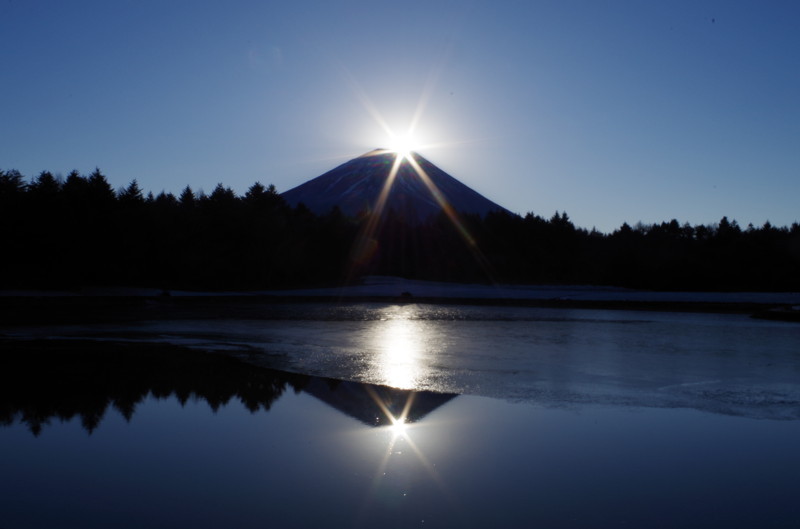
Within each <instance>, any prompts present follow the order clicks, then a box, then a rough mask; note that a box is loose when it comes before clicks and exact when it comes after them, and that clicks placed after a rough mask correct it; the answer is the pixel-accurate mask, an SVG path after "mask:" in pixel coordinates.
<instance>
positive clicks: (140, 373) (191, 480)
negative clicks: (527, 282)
mask: <svg viewBox="0 0 800 529" xmlns="http://www.w3.org/2000/svg"><path fill="white" fill-rule="evenodd" d="M256 312H257V314H256V315H255V316H254V317H252V318H249V319H246V320H243V319H226V318H225V312H224V310H221V311H220V313H219V314H217V315H216V316H215V317H213V318H206V317H204V318H203V319H176V320H171V321H165V320H162V321H142V322H138V323H135V324H125V325H109V324H105V325H95V326H57V327H56V326H47V327H44V326H42V327H25V328H15V329H11V328H7V329H3V330H1V331H0V334H2V335H5V336H8V337H13V338H15V339H27V338H37V337H38V338H47V339H48V340H53V339H55V338H65V339H68V340H73V339H74V340H77V339H86V338H90V339H92V340H93V341H95V342H97V341H99V342H100V346H99V347H100V350H99V352H98V351H95V352H94V353H92V354H94V355H95V356H92V357H90V358H86V357H81V356H80V354H78V355H77V356H76V355H75V351H74V350H72V349H70V350H67V349H69V348H68V347H66V346H63V347H65V348H64V350H63V351H62V350H61V349H60V347H62V346H60V345H59V346H58V347H55V350H56V351H55V355H53V354H52V352H51V353H50V356H45V357H42V358H34V359H33V360H32V361H31V362H29V363H28V364H27V365H23V366H21V367H15V364H14V363H13V362H9V363H7V364H4V366H3V367H4V369H3V371H4V373H5V376H6V377H7V378H6V379H5V380H6V381H11V380H12V379H14V381H15V382H14V384H10V385H9V384H5V386H4V387H5V388H6V389H5V390H4V392H3V393H2V395H3V397H4V399H5V400H4V401H3V402H0V406H2V408H0V409H2V410H3V413H4V414H5V415H4V417H5V426H0V446H1V447H2V448H3V450H2V452H1V453H0V527H3V528H6V527H8V528H16V527H52V526H54V525H58V526H60V527H109V526H115V527H144V526H146V527H174V526H184V525H185V526H188V525H191V526H195V527H220V526H230V527H263V526H275V527H312V526H313V527H316V526H320V525H326V526H329V527H373V526H379V525H381V526H386V527H487V526H498V527H499V526H505V527H535V526H541V527H626V526H629V527H698V528H700V527H725V528H731V527H743V528H744V527H748V528H749V527H797V526H798V524H800V504H798V502H797V501H796V498H797V497H800V480H798V478H797V476H800V457H798V456H797V448H796V447H797V446H800V325H797V324H790V323H781V322H770V321H761V320H753V319H750V318H748V317H746V316H742V315H720V314H687V313H658V312H622V311H597V310H563V309H562V310H558V309H540V308H502V307H484V306H481V307H471V306H436V305H417V304H401V305H397V304H379V303H374V304H365V303H351V304H341V305H323V304H286V305H265V306H264V307H263V308H261V309H259V310H258V311H256ZM120 340H123V341H127V342H132V343H136V344H139V345H137V346H136V347H134V348H133V349H131V350H130V351H128V350H127V349H124V348H123V349H120V346H119V345H111V344H112V342H117V341H120ZM106 341H107V342H108V344H109V345H108V350H107V351H106V350H105V349H103V345H102V344H103V343H105V342H106ZM9 343H10V342H9ZM54 343H55V342H54ZM58 343H60V344H63V343H70V342H58ZM76 343H78V342H76ZM155 343H172V344H180V345H189V346H191V347H192V348H195V349H197V350H206V351H224V352H225V353H226V354H227V355H232V356H233V357H236V358H239V359H242V360H245V361H246V362H247V364H236V365H237V366H240V367H235V368H230V366H228V367H226V366H225V365H220V366H216V364H214V363H213V362H212V360H213V359H222V358H225V357H224V356H220V355H212V356H211V357H209V358H211V359H212V360H208V362H212V363H207V362H206V360H203V363H202V365H200V367H196V366H195V362H194V360H189V361H186V360H185V359H179V361H177V363H176V364H175V365H173V366H171V367H170V366H165V365H164V364H163V363H162V361H161V360H160V358H162V356H163V355H162V353H161V351H160V350H159V351H156V352H155V353H153V352H151V353H147V351H148V350H149V349H148V348H151V347H155V346H154V345H151V344H155ZM73 349H75V348H73ZM77 349H78V350H79V351H80V347H78V348H77ZM142 351H144V353H143V352H142ZM123 353H124V354H123ZM148 354H149V355H150V357H153V358H150V360H149V361H145V360H147V358H148ZM164 354H166V353H164ZM191 354H192V355H194V354H197V355H200V354H201V353H200V352H199V351H198V352H197V353H191ZM116 355H120V356H119V358H120V360H119V362H111V363H109V364H108V365H106V364H105V360H104V359H106V358H109V357H116ZM205 356H208V355H204V356H203V358H205ZM73 358H74V359H75V360H74V361H73ZM122 358H124V359H125V360H124V361H123V360H122ZM140 360H141V361H140ZM150 361H152V362H154V363H153V365H152V366H150V363H148V362H150ZM90 366H92V367H90ZM148 366H150V367H148ZM249 366H260V367H249ZM267 367H268V368H273V369H278V370H281V371H271V370H265V369H262V368H267ZM48 368H51V369H52V371H53V372H52V373H50V374H49V375H45V374H43V372H44V371H46V369H48ZM14 369H18V370H19V371H20V372H19V373H12V371H13V370H14ZM92 369H96V370H99V371H97V372H94V371H92ZM23 372H25V373H23ZM26 373H27V374H26ZM96 373H102V375H98V374H96ZM71 376H74V377H78V378H77V379H75V380H73V381H71V382H64V380H67V379H68V378H69V377H71ZM81 377H84V378H81ZM317 377H331V378H333V379H340V380H344V381H349V382H344V383H342V382H335V381H332V380H329V379H322V378H317ZM98 379H102V380H105V381H106V383H105V384H104V385H102V384H101V386H102V387H96V386H97V384H93V383H91V381H93V380H98ZM87 381H88V383H87ZM383 386H392V387H395V388H404V389H405V390H404V391H398V390H394V391H392V390H388V389H386V388H385V387H383ZM8 388H11V389H8ZM406 404H407V405H406ZM404 410H405V411H404ZM404 414H405V415H407V416H408V420H409V421H411V422H410V423H409V424H407V425H406V427H396V426H393V422H394V421H393V420H392V419H397V418H399V417H402V416H403V415H404ZM34 434H35V435H34Z"/></svg>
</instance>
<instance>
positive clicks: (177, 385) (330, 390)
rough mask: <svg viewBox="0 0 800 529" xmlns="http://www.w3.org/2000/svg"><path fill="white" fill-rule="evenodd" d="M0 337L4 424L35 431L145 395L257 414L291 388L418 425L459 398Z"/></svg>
mask: <svg viewBox="0 0 800 529" xmlns="http://www.w3.org/2000/svg"><path fill="white" fill-rule="evenodd" d="M0 343H1V344H2V349H3V351H4V352H3V355H1V356H0V425H12V424H14V423H15V422H17V421H18V422H20V423H23V424H25V425H27V427H28V428H29V429H30V431H31V433H33V435H35V436H38V435H39V434H40V433H41V432H42V429H43V428H44V427H45V426H46V425H48V424H49V423H50V421H51V420H53V419H59V420H61V421H69V420H71V419H73V418H74V417H80V420H81V424H82V425H83V428H84V429H85V430H86V431H87V432H88V433H90V434H91V433H92V432H93V431H94V430H95V429H96V428H97V427H98V425H99V424H100V423H101V422H102V420H103V417H104V416H105V414H106V412H107V411H108V409H109V407H111V408H114V409H115V410H117V411H118V412H119V413H120V414H121V415H122V416H123V417H125V419H126V420H128V421H130V420H131V418H132V417H133V415H134V413H135V411H136V407H137V405H138V404H140V403H141V402H142V401H143V400H144V399H145V398H147V397H148V396H153V397H155V398H159V399H164V398H169V397H173V396H174V397H175V398H176V399H177V400H178V401H179V402H180V403H181V404H182V405H183V404H185V403H186V402H188V401H189V400H191V399H193V400H204V401H206V402H207V403H208V405H209V406H210V407H211V409H212V410H214V411H216V410H218V409H219V408H220V406H223V405H225V404H227V403H228V402H230V401H231V400H233V399H236V400H238V401H240V402H241V403H242V405H244V406H245V407H246V408H247V409H248V410H250V411H251V412H253V413H255V412H257V411H260V410H264V411H268V410H269V409H270V408H271V406H272V404H273V403H274V402H275V401H276V400H277V399H278V398H280V397H281V395H283V393H284V392H285V391H286V390H287V389H289V388H291V389H293V390H294V391H295V392H301V391H303V392H306V393H308V394H310V395H312V396H314V397H316V398H317V399H319V400H321V401H323V402H325V403H327V404H328V405H330V406H331V407H333V408H335V409H337V410H339V411H340V412H342V413H345V414H347V415H349V416H351V417H354V418H356V419H358V420H359V421H361V422H363V423H365V424H368V425H370V426H384V425H390V424H393V423H394V422H395V421H396V420H398V419H400V418H401V417H402V419H403V421H405V422H414V421H417V420H419V419H420V418H422V417H423V416H425V415H427V414H428V413H429V412H430V411H432V410H434V409H435V408H437V407H439V406H441V405H442V404H444V403H445V402H447V401H449V400H450V399H452V398H453V397H455V396H456V395H453V394H439V393H432V392H414V391H409V390H401V389H395V388H390V387H384V386H374V385H369V384H360V383H356V382H345V381H339V380H333V379H324V378H318V377H310V376H305V375H298V374H292V373H286V372H283V371H276V370H271V369H265V368H260V367H255V366H251V365H249V364H247V363H244V362H242V361H239V360H237V359H235V358H232V357H229V356H225V355H223V354H218V353H208V352H203V351H196V350H190V349H186V348H182V347H178V346H173V345H164V344H134V343H111V342H97V341H67V340H64V341H55V340H39V341H27V342H22V341H10V340H7V341H4V342H0Z"/></svg>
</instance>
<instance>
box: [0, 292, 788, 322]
mask: <svg viewBox="0 0 800 529" xmlns="http://www.w3.org/2000/svg"><path fill="white" fill-rule="evenodd" d="M304 303H320V304H351V303H388V304H430V305H474V306H502V307H530V308H550V309H588V310H621V311H647V312H654V311H655V312H698V313H720V314H750V315H752V316H753V317H757V318H764V319H773V320H782V321H800V310H798V309H797V308H796V306H795V305H793V304H792V303H777V302H756V301H744V300H737V301H730V302H724V301H705V300H686V299H684V300H680V299H679V300H658V299H650V300H646V299H645V300H641V299H638V300H636V299H634V300H632V299H563V298H545V299H531V298H492V297H451V296H425V295H422V296H414V295H338V296H337V295H301V294H285V295H275V294H270V295H263V294H253V295H231V294H219V295H202V296H114V295H112V296H109V295H90V296H86V295H80V296H57V295H56V296H47V295H35V296H4V295H3V294H2V293H0V321H2V324H0V328H3V327H8V326H11V325H30V324H53V323H63V324H69V323H99V322H115V321H120V322H129V321H137V320H150V319H206V318H213V319H217V318H248V319H271V318H269V317H265V316H264V315H263V314H262V310H260V309H263V308H264V307H275V306H278V305H285V304H291V305H295V304H304Z"/></svg>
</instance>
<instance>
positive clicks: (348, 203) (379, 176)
mask: <svg viewBox="0 0 800 529" xmlns="http://www.w3.org/2000/svg"><path fill="white" fill-rule="evenodd" d="M397 156H398V154H397V153H395V152H393V151H389V150H387V149H374V150H372V151H369V152H367V153H364V154H362V155H361V156H358V157H356V158H353V159H351V160H349V161H347V162H345V163H343V164H341V165H339V166H337V167H335V168H333V169H331V170H330V171H327V172H326V173H323V174H322V175H320V176H318V177H316V178H313V179H311V180H308V181H307V182H305V183H303V184H300V185H299V186H297V187H294V188H292V189H290V190H288V191H285V192H284V193H282V196H283V198H284V200H286V202H287V203H288V204H289V205H291V206H293V207H294V206H297V205H298V204H301V203H302V204H304V205H305V206H306V207H308V208H309V210H311V211H312V212H314V213H316V214H318V215H324V214H327V213H329V212H330V211H331V210H332V209H333V207H334V206H338V207H339V209H340V210H341V212H342V213H343V214H345V215H348V216H358V215H360V214H364V213H372V212H376V209H377V207H376V206H377V205H378V202H379V197H380V195H381V192H382V190H383V188H384V186H385V184H386V180H387V178H388V177H389V176H390V174H391V172H392V167H393V166H394V164H395V161H396V158H397ZM407 156H408V157H411V158H412V160H413V161H409V159H408V158H404V159H403V160H402V161H401V162H400V166H399V168H398V170H397V173H396V176H395V178H394V180H393V182H392V185H391V187H390V189H389V192H388V195H387V197H386V203H385V206H384V208H383V209H384V211H389V210H393V211H394V212H395V213H397V214H400V215H402V217H403V218H405V219H406V221H407V222H409V223H412V224H419V223H423V222H425V221H426V220H427V219H429V218H430V217H432V216H435V215H437V214H438V213H439V212H441V211H442V210H443V208H442V202H444V203H446V204H449V205H450V206H452V208H453V209H454V210H455V211H457V212H458V213H461V214H477V215H480V216H482V217H483V216H485V215H486V214H487V213H489V212H490V211H508V210H506V209H505V208H503V207H502V206H500V205H498V204H496V203H495V202H492V201H491V200H489V199H488V198H486V197H484V196H483V195H481V194H480V193H478V192H477V191H475V190H473V189H472V188H470V187H469V186H467V185H466V184H464V183H462V182H461V181H459V180H458V179H456V178H454V177H452V176H450V175H449V174H447V173H446V172H444V171H443V170H442V169H440V168H439V167H437V166H436V165H434V164H433V163H431V162H430V161H428V160H427V159H426V158H424V157H423V156H421V155H419V154H418V153H416V152H412V153H409V155H407ZM417 167H419V168H420V169H421V170H422V174H420V173H419V172H418V171H417ZM429 183H432V186H431V185H429ZM437 195H438V198H437Z"/></svg>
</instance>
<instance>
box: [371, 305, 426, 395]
mask: <svg viewBox="0 0 800 529" xmlns="http://www.w3.org/2000/svg"><path fill="white" fill-rule="evenodd" d="M421 341H422V340H421V336H420V330H419V328H418V324H417V322H415V321H411V320H406V319H394V320H388V321H384V322H381V324H380V330H379V336H378V344H377V345H378V348H379V350H380V351H381V357H380V359H379V364H380V370H381V378H382V380H381V383H382V384H386V385H388V386H392V387H394V388H400V389H413V388H414V387H416V383H417V380H418V378H419V376H420V372H421V371H422V368H421V365H420V360H421V358H420V357H421V354H422V343H421Z"/></svg>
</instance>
